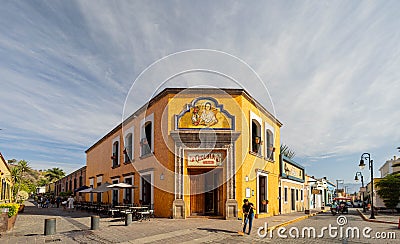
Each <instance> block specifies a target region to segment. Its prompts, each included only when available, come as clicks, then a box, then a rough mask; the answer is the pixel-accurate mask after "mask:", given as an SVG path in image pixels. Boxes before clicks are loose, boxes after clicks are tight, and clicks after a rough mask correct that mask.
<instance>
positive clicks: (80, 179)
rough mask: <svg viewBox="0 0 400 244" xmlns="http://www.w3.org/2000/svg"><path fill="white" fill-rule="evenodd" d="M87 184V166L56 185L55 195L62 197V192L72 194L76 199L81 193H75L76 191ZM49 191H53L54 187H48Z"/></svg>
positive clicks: (60, 180) (65, 177)
mask: <svg viewBox="0 0 400 244" xmlns="http://www.w3.org/2000/svg"><path fill="white" fill-rule="evenodd" d="M85 182H86V166H83V167H82V168H80V169H78V170H75V171H74V172H72V173H71V174H68V175H66V176H64V177H63V178H61V179H59V180H58V181H56V182H55V183H54V193H55V195H56V196H58V195H60V193H61V192H64V193H67V192H70V193H72V194H73V195H75V196H76V197H78V196H79V193H77V192H75V190H76V189H78V188H79V187H82V186H84V185H85ZM48 188H49V190H52V188H53V186H52V185H51V184H50V185H49V186H48Z"/></svg>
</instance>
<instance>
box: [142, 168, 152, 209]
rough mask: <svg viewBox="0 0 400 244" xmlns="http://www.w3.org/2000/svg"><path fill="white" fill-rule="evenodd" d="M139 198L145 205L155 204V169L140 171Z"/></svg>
mask: <svg viewBox="0 0 400 244" xmlns="http://www.w3.org/2000/svg"><path fill="white" fill-rule="evenodd" d="M139 189H140V192H139V200H140V201H141V202H142V204H143V205H150V206H151V207H152V206H154V171H153V170H151V171H147V172H143V173H140V181H139Z"/></svg>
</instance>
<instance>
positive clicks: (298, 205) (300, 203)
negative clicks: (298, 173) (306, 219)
mask: <svg viewBox="0 0 400 244" xmlns="http://www.w3.org/2000/svg"><path fill="white" fill-rule="evenodd" d="M281 187H282V188H281V189H282V212H281V213H282V214H286V213H292V212H298V211H304V210H305V209H306V207H307V198H306V193H305V192H306V190H305V189H304V184H301V183H298V182H294V181H293V182H289V181H283V180H282V181H281ZM285 187H287V188H288V195H287V201H286V202H285V199H284V198H285V193H284V188H285ZM291 189H294V190H295V194H296V189H297V190H298V191H299V193H298V194H299V196H298V200H297V201H296V200H295V210H292V196H291ZM302 189H303V200H301V190H302Z"/></svg>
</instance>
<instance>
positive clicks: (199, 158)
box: [187, 152, 222, 167]
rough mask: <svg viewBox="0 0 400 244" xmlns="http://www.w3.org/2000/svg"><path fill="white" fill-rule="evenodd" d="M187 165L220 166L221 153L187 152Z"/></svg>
mask: <svg viewBox="0 0 400 244" xmlns="http://www.w3.org/2000/svg"><path fill="white" fill-rule="evenodd" d="M187 159H188V166H203V167H204V166H221V165H222V153H198V152H193V153H188V154H187Z"/></svg>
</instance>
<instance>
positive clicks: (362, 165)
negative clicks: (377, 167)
mask: <svg viewBox="0 0 400 244" xmlns="http://www.w3.org/2000/svg"><path fill="white" fill-rule="evenodd" d="M358 167H360V169H361V170H363V169H364V168H365V163H364V159H361V160H360V164H359V165H358Z"/></svg>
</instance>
